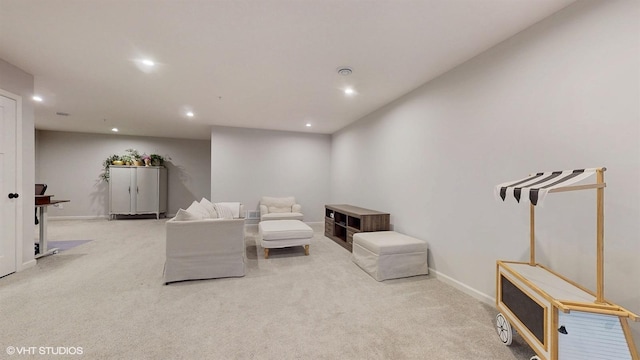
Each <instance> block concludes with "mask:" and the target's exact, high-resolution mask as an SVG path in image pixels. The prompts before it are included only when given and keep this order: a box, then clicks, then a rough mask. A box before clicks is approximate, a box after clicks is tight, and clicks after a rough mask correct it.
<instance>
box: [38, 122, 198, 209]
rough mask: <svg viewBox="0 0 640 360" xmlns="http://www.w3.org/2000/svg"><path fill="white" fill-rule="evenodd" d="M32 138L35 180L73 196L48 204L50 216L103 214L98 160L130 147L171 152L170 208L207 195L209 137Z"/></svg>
mask: <svg viewBox="0 0 640 360" xmlns="http://www.w3.org/2000/svg"><path fill="white" fill-rule="evenodd" d="M36 142H37V146H36V160H37V161H36V165H37V166H36V176H35V179H36V182H38V183H40V182H42V183H45V184H47V194H52V195H55V198H56V199H69V200H71V202H69V203H65V204H63V205H64V208H63V209H58V208H56V207H51V208H50V209H49V210H48V211H49V216H51V217H64V216H72V217H96V216H107V215H108V213H109V185H108V183H106V182H104V181H102V180H101V179H100V177H99V175H100V174H101V173H102V162H103V161H104V159H106V158H107V157H108V156H110V155H111V154H114V153H115V154H120V155H123V154H125V150H126V149H129V148H134V149H136V150H138V151H139V152H140V153H145V152H146V153H147V154H151V153H156V154H160V155H168V156H169V157H171V160H169V161H168V162H167V163H165V166H166V167H167V171H168V187H169V190H168V204H167V205H168V213H169V214H175V213H176V212H177V211H178V209H179V208H181V207H182V208H186V207H188V206H189V204H191V202H192V201H193V200H196V199H198V200H199V199H201V198H202V197H208V195H209V188H210V182H209V180H210V175H211V172H210V169H211V161H210V158H209V156H210V148H209V145H210V143H209V141H207V140H185V139H171V138H157V137H141V136H126V135H117V134H114V135H106V134H86V133H73V132H60V131H44V130H39V131H38V132H37V134H36ZM31 187H33V186H30V188H31ZM32 216H33V214H32Z"/></svg>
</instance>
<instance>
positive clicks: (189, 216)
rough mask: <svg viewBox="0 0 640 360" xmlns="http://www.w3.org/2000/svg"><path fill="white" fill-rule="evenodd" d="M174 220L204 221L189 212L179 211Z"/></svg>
mask: <svg viewBox="0 0 640 360" xmlns="http://www.w3.org/2000/svg"><path fill="white" fill-rule="evenodd" d="M173 219H174V220H175V221H187V220H202V217H201V216H200V215H198V214H194V213H192V212H189V211H187V210H183V209H179V210H178V213H176V216H175V217H174V218H173Z"/></svg>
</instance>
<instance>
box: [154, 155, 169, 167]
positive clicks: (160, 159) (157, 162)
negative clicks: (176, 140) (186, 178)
mask: <svg viewBox="0 0 640 360" xmlns="http://www.w3.org/2000/svg"><path fill="white" fill-rule="evenodd" d="M149 158H150V159H151V165H153V166H164V162H165V161H167V160H171V158H170V157H169V156H162V155H158V154H151V155H149Z"/></svg>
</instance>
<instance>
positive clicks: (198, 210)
mask: <svg viewBox="0 0 640 360" xmlns="http://www.w3.org/2000/svg"><path fill="white" fill-rule="evenodd" d="M187 211H188V212H190V213H192V214H195V215H198V216H200V219H207V218H208V217H209V211H207V209H206V208H205V207H204V206H202V205H200V203H199V202H197V201H194V202H192V203H191V205H190V206H189V207H188V208H187Z"/></svg>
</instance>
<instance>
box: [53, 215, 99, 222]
mask: <svg viewBox="0 0 640 360" xmlns="http://www.w3.org/2000/svg"><path fill="white" fill-rule="evenodd" d="M102 219H104V220H108V219H109V215H99V216H95V215H91V216H49V217H47V220H48V221H56V220H102Z"/></svg>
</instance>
